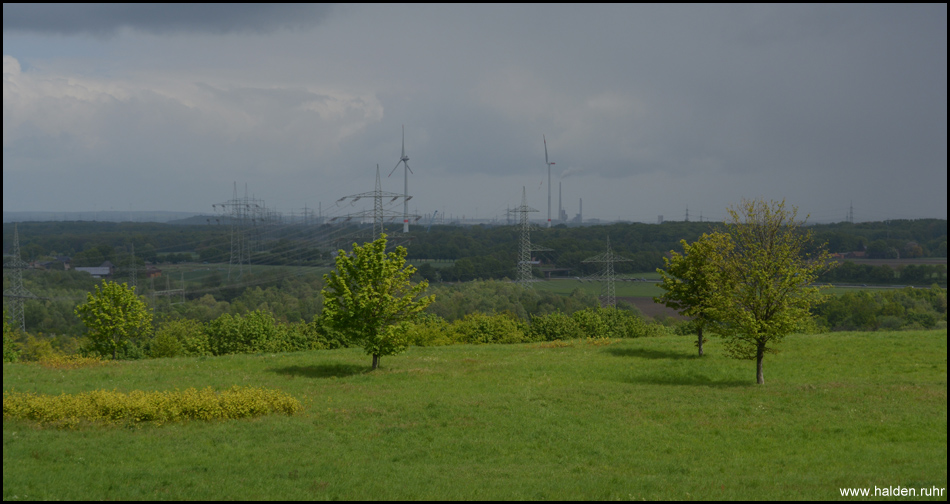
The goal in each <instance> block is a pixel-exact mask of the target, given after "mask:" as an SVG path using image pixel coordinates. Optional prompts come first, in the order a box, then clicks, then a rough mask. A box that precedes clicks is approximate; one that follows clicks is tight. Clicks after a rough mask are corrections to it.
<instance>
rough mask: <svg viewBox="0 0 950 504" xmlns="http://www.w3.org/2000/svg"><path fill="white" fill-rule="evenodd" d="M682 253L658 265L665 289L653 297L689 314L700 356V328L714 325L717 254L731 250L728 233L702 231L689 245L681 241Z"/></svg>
mask: <svg viewBox="0 0 950 504" xmlns="http://www.w3.org/2000/svg"><path fill="white" fill-rule="evenodd" d="M680 244H682V246H683V253H682V254H679V253H677V252H670V257H669V258H666V257H664V258H663V263H664V266H665V268H658V269H657V270H656V271H657V272H658V273H659V274H660V277H661V283H660V284H659V286H660V288H662V289H663V290H664V291H666V292H664V293H663V294H662V295H660V296H658V297H655V298H653V300H654V301H655V302H657V303H662V304H664V305H666V306H668V307H670V308H673V309H674V310H677V311H679V312H680V314H681V315H684V316H686V317H691V318H692V319H693V320H692V324H693V326H694V327H695V329H696V332H697V340H696V346H697V347H698V348H699V356H700V357H702V355H703V342H704V341H705V340H704V338H703V330H704V329H706V328H708V327H710V326H712V325H714V324H715V321H714V320H713V318H712V313H711V311H712V306H713V301H714V299H713V292H714V291H713V285H714V284H715V283H716V282H721V281H722V280H721V279H719V269H718V263H719V261H718V259H719V254H721V253H722V252H726V251H729V250H730V249H731V242H730V240H729V235H727V234H725V233H711V234H703V235H702V236H701V237H699V239H698V240H696V241H695V242H693V243H692V244H690V243H687V242H686V240H681V241H680Z"/></svg>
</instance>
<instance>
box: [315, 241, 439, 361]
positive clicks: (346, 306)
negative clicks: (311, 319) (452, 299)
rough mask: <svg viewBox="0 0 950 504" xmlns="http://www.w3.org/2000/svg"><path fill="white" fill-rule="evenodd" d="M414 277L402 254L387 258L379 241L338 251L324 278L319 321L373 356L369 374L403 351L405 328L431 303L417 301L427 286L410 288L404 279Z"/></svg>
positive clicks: (400, 249)
mask: <svg viewBox="0 0 950 504" xmlns="http://www.w3.org/2000/svg"><path fill="white" fill-rule="evenodd" d="M415 271H416V269H415V268H414V267H412V266H407V265H406V249H405V248H403V247H396V250H395V251H393V252H389V253H387V252H386V235H382V237H380V238H379V239H377V240H375V241H373V242H370V243H365V244H363V246H359V245H357V244H353V252H352V254H348V253H346V252H345V251H343V250H340V251H339V253H338V254H337V256H336V269H335V270H334V271H331V272H330V273H329V274H327V275H324V281H325V282H326V286H325V287H324V288H323V317H322V318H323V320H324V321H325V323H326V325H327V326H328V327H329V328H331V329H333V330H335V331H338V332H340V333H342V334H344V335H345V336H346V337H347V339H349V340H351V341H354V342H356V343H358V344H360V345H361V346H362V347H363V349H364V350H366V353H367V354H370V355H372V356H373V369H376V368H377V367H379V360H380V357H382V356H383V355H396V354H398V353H400V352H402V351H403V350H405V349H406V348H407V347H408V345H409V344H408V338H407V328H406V327H405V324H404V322H406V321H408V320H410V319H412V318H413V317H415V316H416V315H417V314H419V313H420V312H421V311H422V310H424V309H425V307H426V306H428V305H429V304H430V303H432V301H433V300H434V299H435V297H434V296H427V297H421V298H419V299H416V298H417V297H418V296H420V295H422V294H423V293H424V292H425V290H426V288H428V286H429V283H428V282H427V281H425V280H423V281H422V282H419V283H418V284H416V285H412V284H411V283H410V281H409V279H410V278H411V277H412V275H413V273H415Z"/></svg>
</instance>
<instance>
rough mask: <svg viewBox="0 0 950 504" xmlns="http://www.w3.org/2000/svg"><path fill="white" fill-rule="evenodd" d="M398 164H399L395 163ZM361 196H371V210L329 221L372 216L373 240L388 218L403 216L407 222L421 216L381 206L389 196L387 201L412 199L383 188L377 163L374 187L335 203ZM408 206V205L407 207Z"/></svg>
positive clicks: (414, 220)
mask: <svg viewBox="0 0 950 504" xmlns="http://www.w3.org/2000/svg"><path fill="white" fill-rule="evenodd" d="M396 166H399V165H396ZM362 198H373V211H372V212H370V211H367V210H364V211H362V212H355V213H351V214H346V215H340V216H337V217H333V218H332V219H330V222H335V221H337V220H338V219H344V222H348V221H351V220H353V219H357V220H358V221H360V222H362V221H364V220H366V219H367V218H370V217H372V219H373V236H371V237H370V240H371V241H372V240H375V239H377V238H379V236H380V235H382V234H383V232H384V231H385V229H384V224H385V222H386V221H387V220H388V221H390V222H392V221H394V220H395V219H396V218H397V217H403V218H404V221H405V222H408V219H412V220H413V222H416V221H418V220H419V219H420V218H421V216H419V215H414V214H406V213H399V212H396V211H393V210H386V209H385V208H384V206H383V199H385V198H390V200H389V203H392V202H394V201H396V200H398V199H399V198H403V199H405V200H406V201H408V200H410V199H412V196H410V195H408V194H399V193H394V192H388V191H384V190H383V186H382V182H381V181H380V178H379V165H376V189H374V190H373V191H370V192H364V193H359V194H351V195H349V196H344V197H342V198H340V199H338V200H336V203H337V204H340V203H341V202H343V201H345V200H347V199H350V200H351V201H350V204H353V203H356V202H357V201H359V200H360V199H362ZM407 208H408V207H407Z"/></svg>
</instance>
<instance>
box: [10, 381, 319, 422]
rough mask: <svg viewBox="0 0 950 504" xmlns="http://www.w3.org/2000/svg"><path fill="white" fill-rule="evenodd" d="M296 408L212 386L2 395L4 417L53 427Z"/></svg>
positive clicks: (280, 397) (265, 395)
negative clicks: (152, 390) (154, 390)
mask: <svg viewBox="0 0 950 504" xmlns="http://www.w3.org/2000/svg"><path fill="white" fill-rule="evenodd" d="M300 409H301V406H300V402H299V401H298V400H297V399H295V398H293V397H292V396H290V395H288V394H285V393H284V392H281V391H279V390H272V389H266V388H257V387H238V386H236V385H235V386H233V387H231V388H230V389H229V390H224V391H221V392H216V391H215V390H213V389H212V388H211V387H207V388H204V389H202V390H198V389H195V388H188V389H185V390H177V389H176V390H174V391H164V392H162V391H156V392H144V391H141V390H134V391H132V392H130V393H128V394H126V393H123V392H118V391H115V390H113V391H108V390H94V391H91V392H81V393H79V394H75V395H73V394H61V395H58V396H54V395H46V394H34V393H21V392H16V391H4V392H3V418H19V419H25V420H32V421H35V422H38V423H40V424H44V425H50V426H54V427H76V426H77V425H79V424H81V423H84V422H90V423H106V424H112V423H125V424H137V423H143V422H149V423H153V424H156V425H161V424H163V423H167V422H180V421H185V420H226V419H234V418H245V417H254V416H261V415H266V414H268V413H285V414H287V415H292V414H294V413H296V412H297V411H299V410H300Z"/></svg>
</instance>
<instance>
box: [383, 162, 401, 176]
mask: <svg viewBox="0 0 950 504" xmlns="http://www.w3.org/2000/svg"><path fill="white" fill-rule="evenodd" d="M399 163H402V159H400V160H399V161H397V162H396V166H393V171H391V172H389V175H386V176H387V177H392V176H393V172H395V171H396V168H399Z"/></svg>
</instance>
